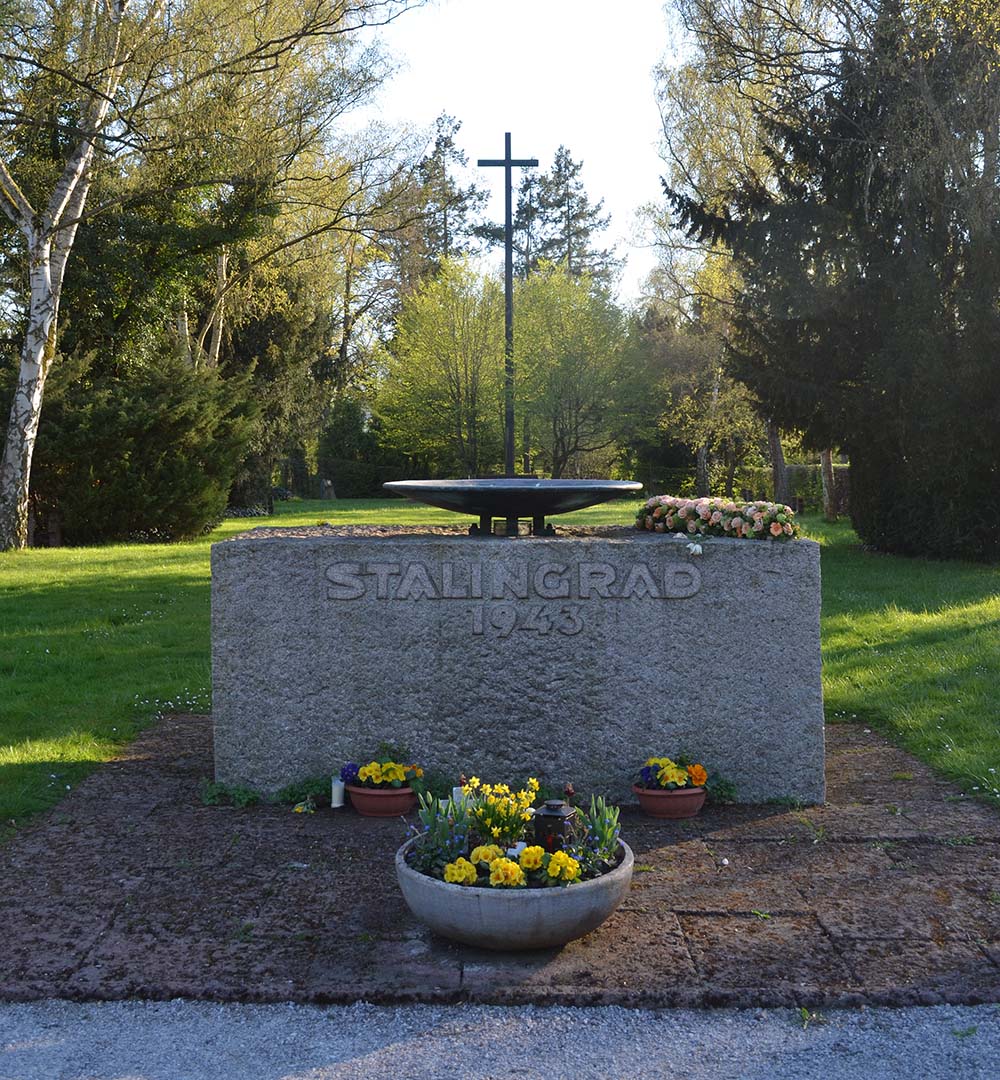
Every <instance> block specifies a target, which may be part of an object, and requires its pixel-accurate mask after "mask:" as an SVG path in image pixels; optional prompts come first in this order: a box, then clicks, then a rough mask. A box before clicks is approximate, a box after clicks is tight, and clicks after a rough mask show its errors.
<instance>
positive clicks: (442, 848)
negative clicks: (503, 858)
mask: <svg viewBox="0 0 1000 1080" xmlns="http://www.w3.org/2000/svg"><path fill="white" fill-rule="evenodd" d="M470 806H471V803H469V802H468V801H466V800H465V799H460V800H459V801H458V802H455V800H454V799H453V798H451V796H450V795H449V796H448V797H447V798H446V799H438V798H435V796H433V795H430V794H427V793H423V792H421V793H418V794H417V817H418V818H419V820H420V824H421V826H422V827H421V829H420V830H414V831H415V834H416V837H417V840H416V843H415V844H414V845H413V851H412V854H411V855H410V860H409V861H410V865H411V866H413V868H414V869H416V870H419V871H420V872H421V873H424V874H431V875H432V876H434V877H437V878H443V877H444V868H445V865H446V864H447V863H450V862H453V861H454V860H455V859H457V858H458V857H459V856H460V855H464V854H466V852H467V851H468V842H469V831H470V829H471V828H472V819H471V816H470Z"/></svg>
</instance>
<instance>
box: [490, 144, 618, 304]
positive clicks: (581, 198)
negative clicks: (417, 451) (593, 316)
mask: <svg viewBox="0 0 1000 1080" xmlns="http://www.w3.org/2000/svg"><path fill="white" fill-rule="evenodd" d="M582 170H583V162H582V161H574V160H573V159H572V158H571V157H570V153H569V150H567V149H566V147H565V146H560V147H559V149H558V150H557V151H556V156H555V161H554V162H553V165H552V169H551V170H550V171H549V172H547V173H541V174H539V173H536V172H535V171H534V170H531V169H528V170H526V171H525V172H524V174H523V176H522V178H521V183H520V186H519V188H518V198H517V208H516V210H515V212H514V222H513V225H514V257H515V265H514V272H515V273H516V274H517V275H518V276H519V277H527V276H528V275H529V274H531V273H534V272H535V271H536V270H537V269H538V267H539V265H540V264H541V263H555V264H557V265H558V264H560V263H565V265H566V269H567V271H568V272H569V274H570V275H572V276H573V277H581V276H583V275H587V276H589V277H590V278H592V279H593V280H594V281H596V282H597V283H598V284H602V285H606V284H608V283H609V281H610V279H611V278H613V277H614V275H615V274H616V273H617V272H618V270H619V269H621V265H622V264H621V260H620V259H616V258H615V257H614V252H613V251H612V250H611V249H609V248H604V249H601V248H597V247H595V246H594V237H595V234H596V233H599V232H601V231H602V230H603V229H606V228H607V227H608V224H609V222H610V220H611V218H610V215H608V214H602V213H601V211H602V209H603V208H604V200H603V199H601V200H599V201H598V202H597V204H596V205H594V204H592V203H591V201H590V197H589V196H588V195H587V192H586V189H585V188H584V186H583V181H582V180H581V179H580V173H581V171H582ZM478 235H479V236H481V237H482V238H483V239H485V240H486V241H487V242H489V243H491V244H502V243H503V226H502V225H486V226H482V227H480V229H479V230H478Z"/></svg>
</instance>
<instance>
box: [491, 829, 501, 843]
mask: <svg viewBox="0 0 1000 1080" xmlns="http://www.w3.org/2000/svg"><path fill="white" fill-rule="evenodd" d="M492 831H493V838H494V840H495V839H497V838H498V837H499V836H500V826H499V825H494V826H493V830H492Z"/></svg>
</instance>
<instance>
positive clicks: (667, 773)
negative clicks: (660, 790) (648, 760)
mask: <svg viewBox="0 0 1000 1080" xmlns="http://www.w3.org/2000/svg"><path fill="white" fill-rule="evenodd" d="M656 776H657V779H658V780H659V781H660V783H661V784H663V785H666V784H676V785H677V786H678V787H684V785H685V784H686V783H687V782H688V772H687V769H684V768H682V767H681V766H680V765H675V764H674V763H673V762H672V761H669V759H668V763H667V764H666V765H663V766H661V768H660V771H659V772H658V773H657V774H656Z"/></svg>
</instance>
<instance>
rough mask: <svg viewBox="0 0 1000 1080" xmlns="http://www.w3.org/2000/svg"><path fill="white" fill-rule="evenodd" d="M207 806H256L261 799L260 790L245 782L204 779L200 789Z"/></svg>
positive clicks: (200, 795) (202, 799) (199, 792)
mask: <svg viewBox="0 0 1000 1080" xmlns="http://www.w3.org/2000/svg"><path fill="white" fill-rule="evenodd" d="M198 794H199V797H200V798H201V801H202V802H203V803H204V804H205V806H239V807H241V808H243V807H247V806H256V805H257V803H259V802H260V801H261V797H260V792H258V791H254V789H253V788H249V787H246V786H245V785H243V784H220V783H218V782H216V781H215V780H202V782H201V786H200V788H199V789H198Z"/></svg>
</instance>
